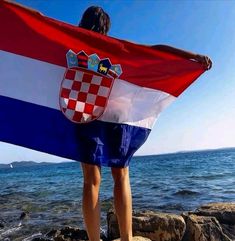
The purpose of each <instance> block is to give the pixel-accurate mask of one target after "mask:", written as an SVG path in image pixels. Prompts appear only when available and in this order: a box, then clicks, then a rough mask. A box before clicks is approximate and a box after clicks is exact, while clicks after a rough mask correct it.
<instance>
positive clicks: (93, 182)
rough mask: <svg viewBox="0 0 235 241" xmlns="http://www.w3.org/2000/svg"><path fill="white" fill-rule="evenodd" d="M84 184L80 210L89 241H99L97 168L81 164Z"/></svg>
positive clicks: (98, 174)
mask: <svg viewBox="0 0 235 241" xmlns="http://www.w3.org/2000/svg"><path fill="white" fill-rule="evenodd" d="M82 170H83V177H84V184H83V200H82V210H83V217H84V221H85V225H86V230H87V233H88V237H89V240H90V241H100V202H99V188H100V182H101V170H100V167H99V166H95V165H90V164H86V163H82Z"/></svg>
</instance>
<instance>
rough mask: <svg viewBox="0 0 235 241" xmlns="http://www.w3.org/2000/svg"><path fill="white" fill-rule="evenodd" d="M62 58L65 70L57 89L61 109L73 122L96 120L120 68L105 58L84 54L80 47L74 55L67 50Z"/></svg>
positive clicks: (104, 105)
mask: <svg viewBox="0 0 235 241" xmlns="http://www.w3.org/2000/svg"><path fill="white" fill-rule="evenodd" d="M66 58H67V63H68V69H67V70H66V72H65V75H64V78H63V81H62V83H61V89H60V108H61V111H62V112H63V113H64V115H65V116H66V117H67V118H68V119H69V120H71V121H73V122H76V123H87V122H90V121H93V120H96V119H97V118H99V117H100V116H101V115H102V114H103V113H104V110H105V107H106V105H107V101H108V97H109V95H110V92H111V89H112V86H113V81H114V78H116V77H118V76H120V74H121V73H122V72H121V71H120V68H121V67H119V69H117V68H115V66H119V65H114V66H112V64H111V61H110V60H109V59H108V58H105V59H102V60H100V58H99V57H98V55H96V54H92V55H90V56H88V55H87V54H86V53H85V52H84V51H83V50H82V51H80V52H79V53H78V54H77V55H76V54H75V53H74V52H73V51H72V50H69V51H68V52H67V54H66ZM111 67H113V70H112V75H110V72H109V69H110V68H111ZM115 70H116V71H117V72H115Z"/></svg>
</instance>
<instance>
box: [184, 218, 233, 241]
mask: <svg viewBox="0 0 235 241" xmlns="http://www.w3.org/2000/svg"><path fill="white" fill-rule="evenodd" d="M185 220H186V227H187V228H186V231H185V234H184V237H183V239H182V240H183V241H209V240H211V241H232V239H230V238H229V237H228V236H227V235H226V234H225V233H224V232H223V230H222V227H221V226H220V224H219V222H218V220H217V219H216V218H215V217H209V216H207V217H205V216H197V215H195V214H190V215H189V216H187V217H186V216H185Z"/></svg>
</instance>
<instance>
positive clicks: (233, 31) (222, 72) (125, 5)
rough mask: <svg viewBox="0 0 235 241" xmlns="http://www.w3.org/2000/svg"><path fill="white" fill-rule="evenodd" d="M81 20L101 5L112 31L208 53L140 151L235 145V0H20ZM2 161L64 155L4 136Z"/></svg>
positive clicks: (0, 149) (66, 19)
mask: <svg viewBox="0 0 235 241" xmlns="http://www.w3.org/2000/svg"><path fill="white" fill-rule="evenodd" d="M15 2H18V3H21V4H23V5H25V6H28V7H31V8H34V9H36V10H39V11H40V12H42V13H43V14H44V15H47V16H49V17H52V18H55V19H58V20H61V21H64V22H67V23H70V24H73V25H77V24H78V22H79V19H80V18H81V16H82V13H83V12H84V11H85V10H86V8H87V7H89V6H91V5H98V6H101V7H103V8H104V10H105V11H106V12H107V13H108V14H109V15H110V17H111V23H112V25H111V30H110V32H109V35H110V36H113V37H116V38H119V39H125V40H128V41H131V42H135V43H140V44H149V45H152V44H165V45H171V46H174V47H177V48H181V49H185V50H188V51H191V52H194V53H199V54H203V55H207V56H209V57H210V58H211V59H212V61H213V67H212V69H211V70H209V71H207V72H205V73H204V74H203V75H202V76H201V77H200V78H199V79H198V80H197V81H196V82H194V83H193V84H192V85H191V86H190V87H189V88H188V89H187V90H186V91H185V92H184V93H183V94H181V95H180V96H179V98H178V99H177V100H176V101H175V102H174V103H173V104H171V105H170V106H169V107H168V108H167V109H166V110H164V111H163V112H162V114H161V115H160V117H159V118H158V120H157V122H156V124H155V126H154V128H153V130H152V132H151V133H150V136H149V138H148V139H147V141H146V142H145V144H144V145H143V146H142V147H141V148H140V149H139V150H138V151H137V152H136V155H151V154H160V153H171V152H178V151H186V150H187V151H189V150H202V149H216V148H223V147H235V128H234V126H235V71H234V65H235V45H234V43H235V28H234V22H235V0H203V1H200V0H197V1H196V0H192V1H190V0H172V1H171V0H167V1H165V0H162V1H158V0H155V1H154V0H136V1H134V0H133V1H128V0H119V1H117V0H116V1H115V0H114V1H104V0H103V1H86V0H83V1H81V0H50V1H48V0H16V1H15ZM0 153H1V155H0V163H10V162H12V161H29V160H30V161H38V162H40V161H48V162H61V161H67V160H66V159H63V158H59V157H55V156H52V155H48V154H44V153H40V152H37V151H33V150H29V149H26V148H23V147H18V146H14V145H11V144H6V143H3V142H0Z"/></svg>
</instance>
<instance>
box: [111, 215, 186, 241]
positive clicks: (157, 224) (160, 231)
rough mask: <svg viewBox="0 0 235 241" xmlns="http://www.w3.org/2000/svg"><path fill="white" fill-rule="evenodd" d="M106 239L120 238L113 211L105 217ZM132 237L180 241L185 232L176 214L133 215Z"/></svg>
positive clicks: (183, 224) (183, 225)
mask: <svg viewBox="0 0 235 241" xmlns="http://www.w3.org/2000/svg"><path fill="white" fill-rule="evenodd" d="M107 222H108V239H110V240H113V239H117V238H119V237H120V234H119V229H118V223H117V217H116V215H115V212H114V211H113V210H110V211H109V212H108V215H107ZM132 227H133V235H134V236H142V237H146V238H149V239H151V240H154V241H168V240H169V241H180V240H181V239H182V237H183V235H184V232H185V228H186V227H185V221H184V219H183V217H181V216H179V215H176V214H167V213H160V212H151V211H145V212H138V213H133V225H132Z"/></svg>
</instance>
